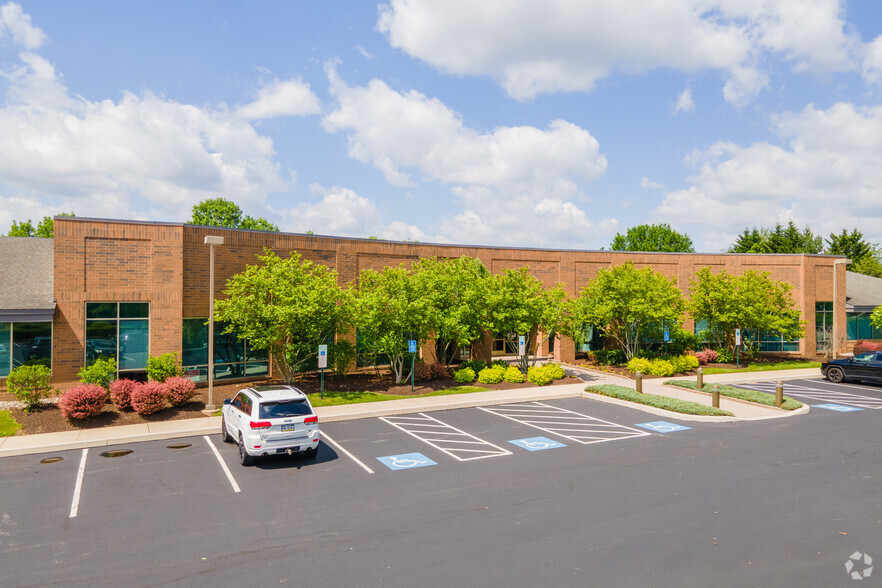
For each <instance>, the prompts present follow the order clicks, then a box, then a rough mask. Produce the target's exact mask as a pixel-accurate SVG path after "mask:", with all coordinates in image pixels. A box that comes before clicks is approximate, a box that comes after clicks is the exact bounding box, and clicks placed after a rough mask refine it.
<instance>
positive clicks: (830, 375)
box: [821, 351, 882, 382]
mask: <svg viewBox="0 0 882 588" xmlns="http://www.w3.org/2000/svg"><path fill="white" fill-rule="evenodd" d="M821 373H822V374H824V377H825V378H827V379H828V380H830V381H831V382H844V381H845V380H861V381H866V382H882V351H870V352H867V353H858V354H857V355H855V356H854V357H849V358H847V359H831V360H830V361H825V362H824V363H822V364H821Z"/></svg>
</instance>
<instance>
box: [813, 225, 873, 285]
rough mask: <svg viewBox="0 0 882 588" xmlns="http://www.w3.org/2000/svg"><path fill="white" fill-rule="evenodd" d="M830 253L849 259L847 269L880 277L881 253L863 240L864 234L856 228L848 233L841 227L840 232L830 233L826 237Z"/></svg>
mask: <svg viewBox="0 0 882 588" xmlns="http://www.w3.org/2000/svg"><path fill="white" fill-rule="evenodd" d="M826 253H828V254H830V255H844V256H845V257H847V258H849V259H850V260H851V263H850V264H848V270H849V271H852V272H857V273H859V274H865V275H868V276H873V277H874V278H878V277H882V255H880V251H879V247H878V246H877V245H873V244H872V243H869V242H867V241H865V240H864V235H863V233H861V232H860V231H859V230H857V229H853V230H852V231H851V232H850V233H849V232H848V231H846V230H845V229H842V232H841V233H840V234H838V235H837V234H835V233H830V238H829V239H827V251H826Z"/></svg>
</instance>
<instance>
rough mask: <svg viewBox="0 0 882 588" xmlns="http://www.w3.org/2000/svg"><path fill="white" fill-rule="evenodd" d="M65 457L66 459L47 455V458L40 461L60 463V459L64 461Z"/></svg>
mask: <svg viewBox="0 0 882 588" xmlns="http://www.w3.org/2000/svg"><path fill="white" fill-rule="evenodd" d="M63 459H64V458H63V457H47V458H45V459H41V460H40V463H58V462H59V461H62V460H63Z"/></svg>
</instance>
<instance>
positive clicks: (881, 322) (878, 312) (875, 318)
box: [870, 306, 882, 329]
mask: <svg viewBox="0 0 882 588" xmlns="http://www.w3.org/2000/svg"><path fill="white" fill-rule="evenodd" d="M870 322H871V323H873V326H874V327H876V328H877V329H882V306H877V307H876V308H875V309H873V312H872V313H870Z"/></svg>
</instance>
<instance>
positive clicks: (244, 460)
mask: <svg viewBox="0 0 882 588" xmlns="http://www.w3.org/2000/svg"><path fill="white" fill-rule="evenodd" d="M239 463H240V464H242V465H243V466H250V465H251V464H252V463H254V458H253V457H251V456H250V455H248V451H246V450H245V440H244V439H242V436H241V435H240V436H239Z"/></svg>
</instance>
